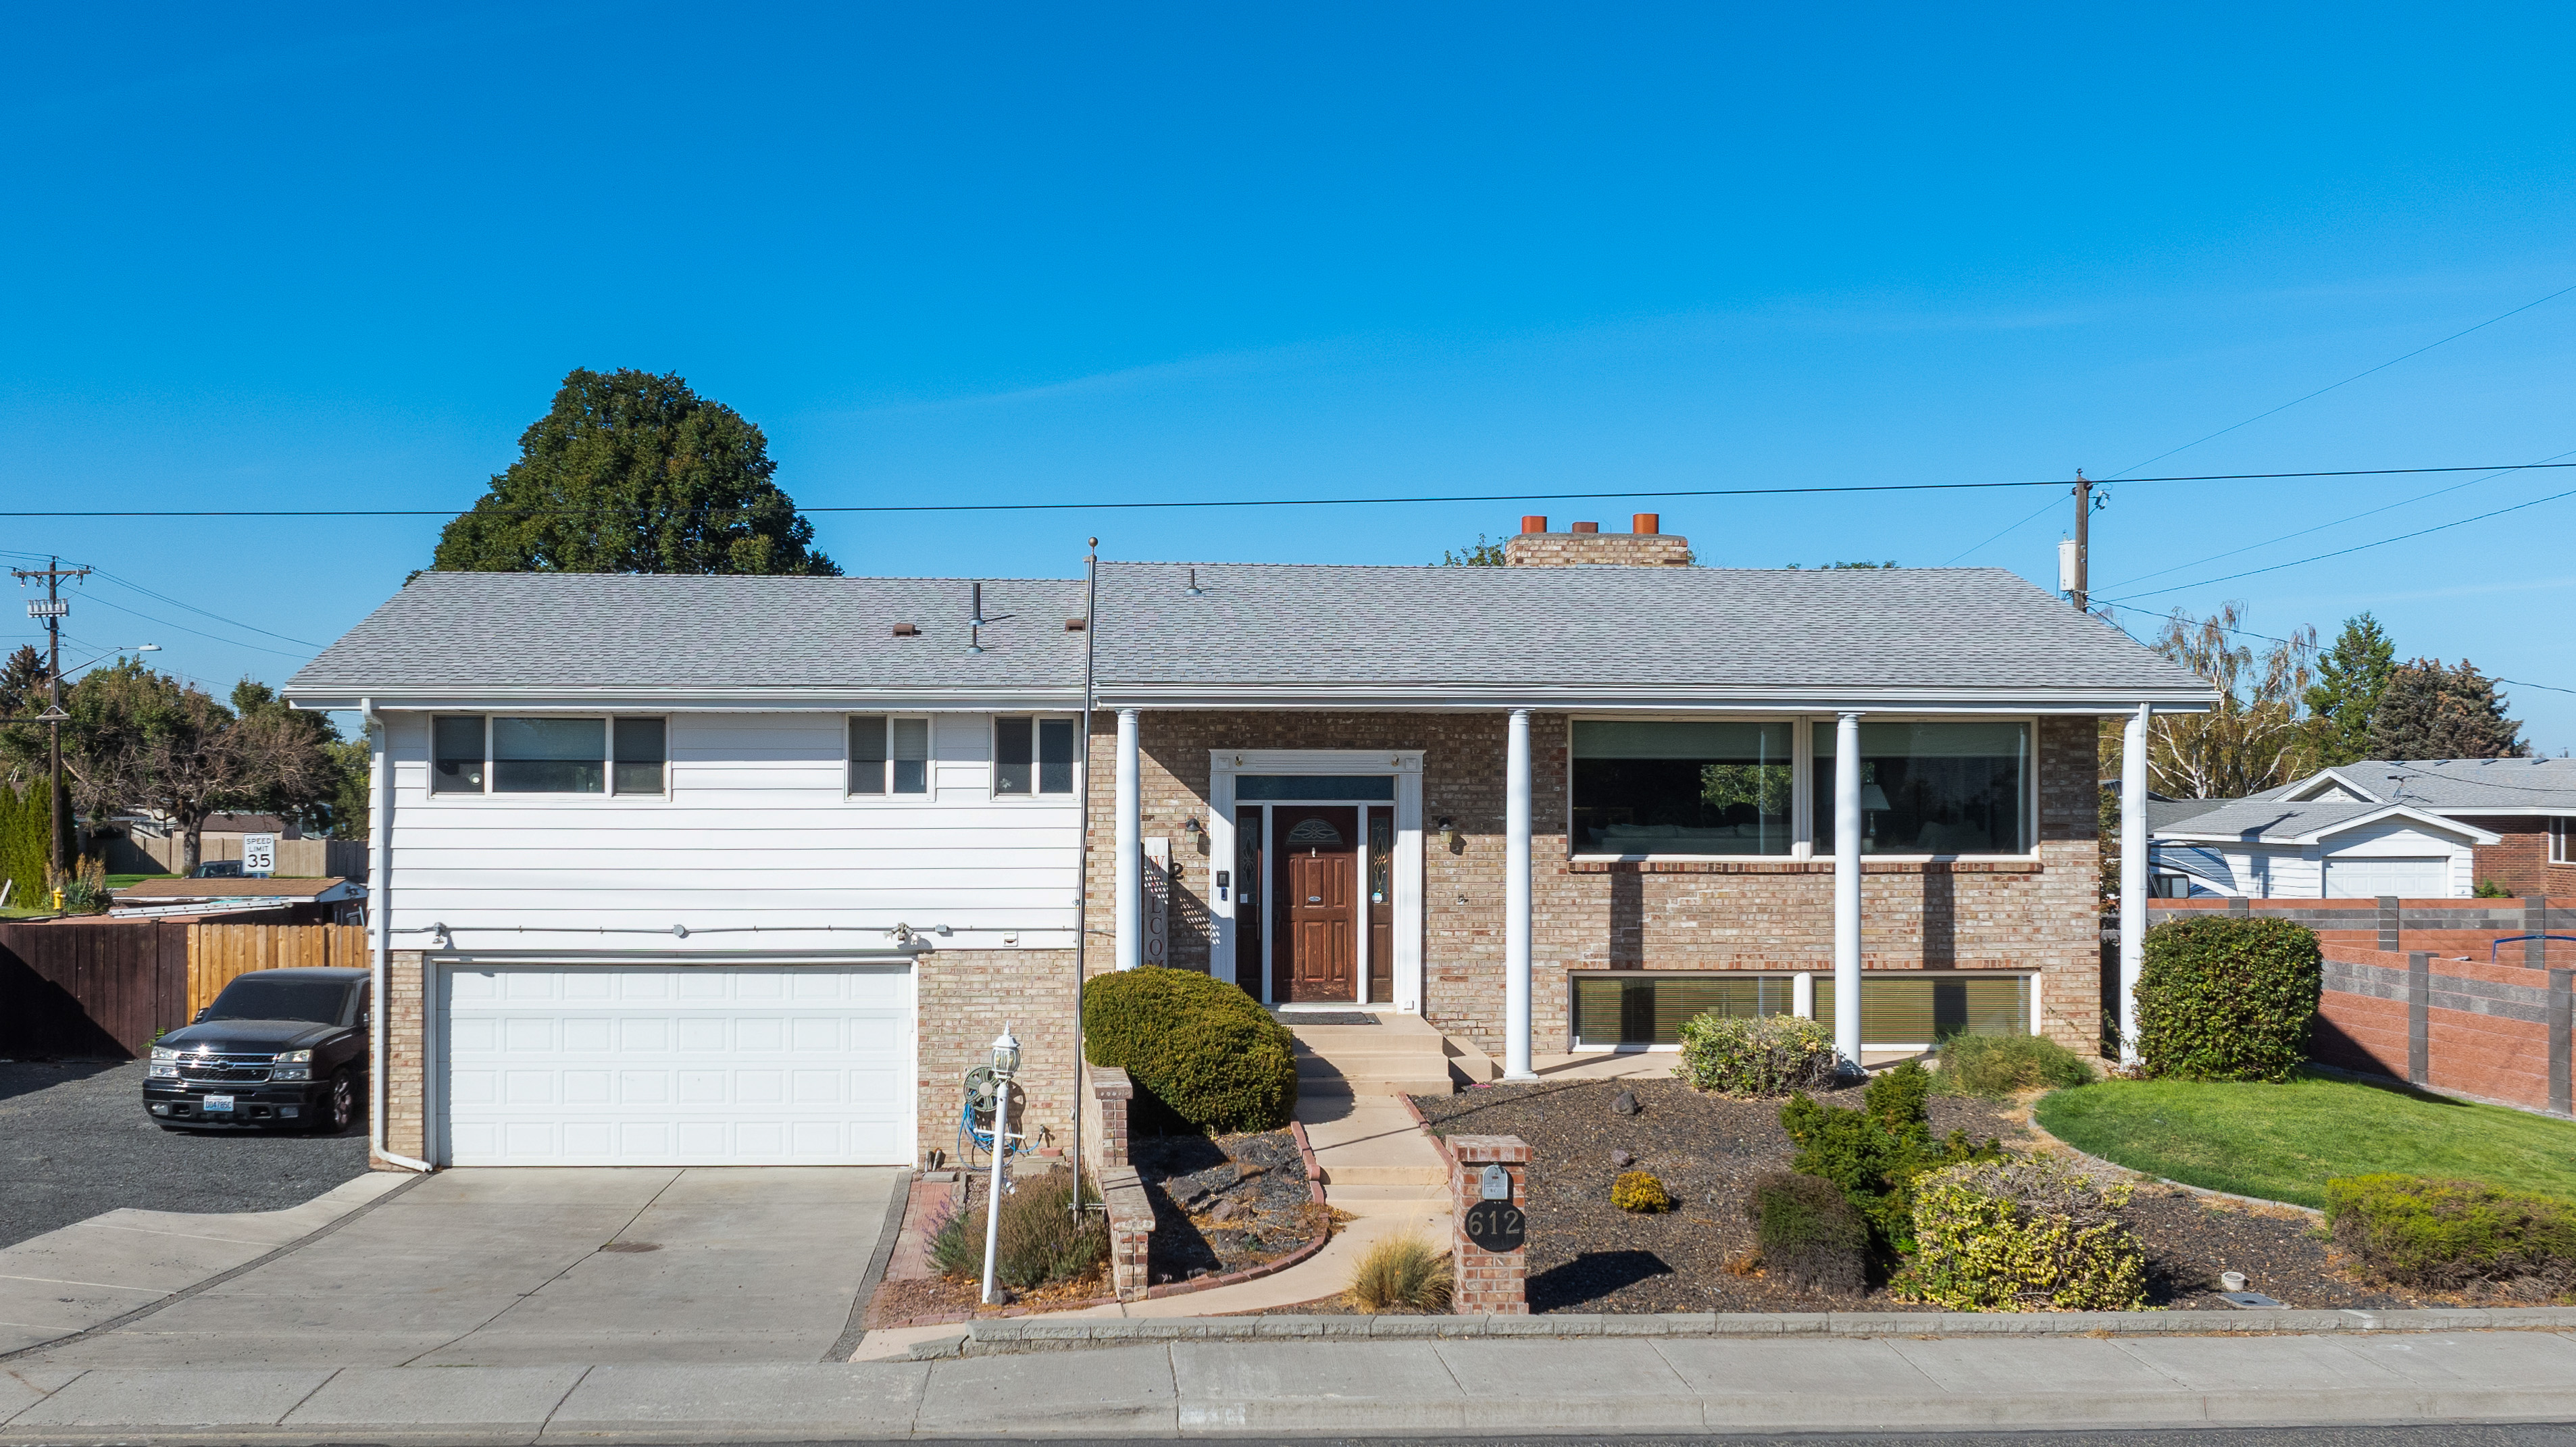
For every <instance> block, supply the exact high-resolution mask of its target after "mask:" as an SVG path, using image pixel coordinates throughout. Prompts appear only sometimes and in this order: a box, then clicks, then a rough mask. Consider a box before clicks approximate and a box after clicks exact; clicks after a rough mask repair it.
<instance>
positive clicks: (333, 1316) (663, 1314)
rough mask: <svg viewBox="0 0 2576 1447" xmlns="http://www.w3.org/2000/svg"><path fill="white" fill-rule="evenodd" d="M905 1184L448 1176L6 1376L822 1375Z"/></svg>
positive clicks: (599, 1175)
mask: <svg viewBox="0 0 2576 1447" xmlns="http://www.w3.org/2000/svg"><path fill="white" fill-rule="evenodd" d="M904 1174H905V1173H904V1172H903V1171H901V1170H899V1169H861V1168H847V1169H823V1168H814V1169H793V1168H776V1169H772V1168H758V1167H737V1168H730V1169H706V1168H691V1169H685V1170H684V1169H678V1168H650V1169H645V1168H599V1169H581V1170H545V1169H522V1170H485V1171H443V1172H440V1173H439V1174H437V1175H434V1176H431V1177H429V1178H427V1179H425V1180H422V1181H420V1182H419V1184H417V1185H416V1186H413V1187H412V1188H411V1189H409V1190H407V1191H405V1192H404V1193H403V1194H402V1195H400V1196H398V1197H395V1198H393V1199H391V1200H388V1201H386V1202H385V1203H384V1204H383V1205H382V1206H380V1207H378V1208H377V1209H375V1210H372V1211H369V1212H367V1213H366V1214H364V1215H362V1216H358V1217H356V1218H355V1219H353V1220H351V1221H349V1222H348V1224H346V1225H345V1226H343V1227H341V1228H340V1229H338V1230H336V1231H334V1232H332V1233H331V1234H330V1235H328V1236H324V1237H322V1238H321V1239H319V1240H316V1241H313V1242H311V1243H310V1244H307V1245H304V1246H301V1247H299V1248H298V1249H296V1250H293V1251H290V1252H288V1253H286V1254H285V1255H282V1256H280V1257H278V1258H277V1259H276V1260H274V1261H270V1262H267V1263H266V1264H264V1265H261V1266H258V1267H256V1268H255V1269H252V1270H249V1271H245V1272H243V1273H241V1274H240V1275H238V1276H234V1277H232V1278H231V1279H229V1280H226V1281H223V1282H221V1283H219V1284H217V1285H214V1286H212V1287H209V1288H207V1289H206V1290H204V1291H202V1292H200V1293H198V1294H196V1295H193V1296H189V1297H186V1298H185V1299H182V1300H178V1301H175V1302H171V1303H170V1304H168V1305H166V1306H163V1307H161V1308H159V1309H158V1310H155V1311H153V1312H151V1313H150V1314H149V1315H146V1316H143V1317H141V1318H139V1319H137V1320H135V1321H132V1322H128V1323H126V1324H125V1325H122V1326H119V1327H117V1328H115V1329H114V1330H111V1331H104V1332H100V1333H98V1334H96V1335H93V1336H89V1337H85V1338H83V1339H81V1340H78V1341H73V1342H66V1343H63V1344H62V1345H59V1346H49V1347H45V1348H42V1349H40V1350H38V1351H36V1352H33V1353H31V1354H29V1355H28V1356H25V1357H21V1358H19V1359H18V1360H16V1361H14V1362H11V1363H9V1364H8V1365H9V1366H11V1367H16V1368H20V1369H27V1368H97V1369H100V1370H102V1371H110V1372H132V1371H135V1370H137V1369H148V1368H163V1367H208V1368H218V1369H221V1371H222V1373H223V1374H225V1375H226V1376H228V1377H229V1378H231V1379H233V1380H235V1381H237V1382H241V1383H250V1382H253V1381H264V1380H276V1381H288V1380H302V1377H300V1376H298V1375H297V1373H298V1372H307V1373H308V1374H309V1371H308V1369H309V1370H323V1369H328V1368H333V1367H343V1366H347V1367H394V1366H410V1365H420V1366H495V1367H508V1368H511V1369H513V1370H530V1369H537V1368H551V1367H553V1366H556V1365H569V1366H572V1367H574V1368H575V1369H576V1371H575V1373H574V1375H576V1376H577V1375H578V1374H579V1370H581V1369H587V1368H588V1367H590V1366H593V1365H595V1364H599V1363H607V1362H780V1363H813V1362H819V1361H821V1360H822V1359H823V1357H824V1355H825V1354H826V1353H827V1352H828V1351H829V1350H830V1349H831V1348H832V1347H833V1345H834V1343H835V1342H836V1341H837V1340H838V1339H839V1338H840V1336H841V1334H842V1332H843V1331H844V1330H845V1328H846V1327H847V1325H848V1322H849V1317H850V1311H851V1306H852V1303H853V1301H854V1299H855V1297H856V1295H857V1293H858V1288H859V1284H860V1281H861V1279H862V1278H863V1277H864V1276H865V1275H866V1272H867V1266H868V1261H869V1257H870V1253H871V1252H872V1251H873V1250H874V1249H875V1245H876V1239H877V1236H878V1234H879V1232H880V1230H881V1229H882V1227H883V1225H884V1221H885V1216H886V1212H887V1207H888V1203H889V1200H890V1197H891V1194H892V1193H893V1192H894V1191H896V1190H897V1189H898V1188H899V1186H900V1182H901V1179H902V1177H903V1176H904ZM399 1179H400V1178H392V1177H384V1176H377V1177H370V1178H367V1180H368V1181H370V1182H375V1181H381V1182H383V1183H384V1185H385V1186H387V1187H389V1186H391V1185H394V1184H398V1183H399ZM350 1184H351V1187H356V1186H359V1185H361V1184H362V1182H352V1183H350ZM343 1189H344V1190H345V1189H348V1188H343ZM315 1204H316V1205H319V1204H321V1203H319V1202H317V1203H315ZM299 1209H302V1208H299ZM275 1214H278V1215H288V1214H292V1213H286V1212H280V1213H275ZM105 1219H106V1218H101V1220H102V1221H104V1220H105ZM180 1219H183V1220H191V1219H192V1220H196V1221H199V1222H206V1223H212V1224H211V1225H208V1226H204V1227H201V1228H200V1229H202V1230H210V1231H213V1230H223V1229H232V1230H233V1231H234V1232H235V1233H236V1234H238V1230H239V1228H236V1227H231V1226H230V1223H234V1222H239V1221H242V1220H244V1219H254V1218H241V1217H220V1216H218V1217H196V1218H180ZM95 1224H98V1223H91V1222H84V1223H83V1227H87V1226H91V1225H95ZM72 1229H74V1230H78V1229H81V1228H72ZM307 1229H309V1228H307ZM54 1234H55V1235H57V1236H60V1235H63V1234H65V1233H63V1232H56V1233H54ZM47 1239H50V1238H39V1241H42V1240H47ZM288 1239H291V1237H290V1238H288ZM37 1244H39V1242H28V1243H25V1246H22V1247H20V1248H17V1249H18V1250H20V1251H23V1250H25V1248H26V1246H34V1245H37ZM274 1244H275V1242H274V1241H272V1242H271V1245H274ZM266 1249H269V1248H268V1247H265V1246H263V1247H259V1248H258V1249H256V1250H251V1251H249V1252H248V1254H247V1255H244V1256H243V1257H242V1258H241V1259H244V1260H248V1259H251V1258H252V1257H255V1256H256V1255H258V1254H259V1251H261V1250H266ZM207 1274H212V1273H207ZM151 1284H152V1285H154V1286H156V1287H159V1288H161V1289H163V1290H166V1289H167V1284H166V1282H162V1281H157V1280H156V1281H154V1282H153V1283H151ZM138 1304H141V1303H138V1302H136V1301H132V1300H128V1301H126V1302H125V1303H124V1307H123V1308H122V1309H131V1308H132V1307H133V1306H135V1305H138ZM545 1379H546V1380H552V1378H550V1377H549V1378H545ZM531 1380H535V1378H531ZM565 1380H566V1381H567V1383H569V1381H570V1380H571V1378H566V1379H565ZM228 1390H230V1389H228Z"/></svg>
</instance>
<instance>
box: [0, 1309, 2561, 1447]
mask: <svg viewBox="0 0 2576 1447" xmlns="http://www.w3.org/2000/svg"><path fill="white" fill-rule="evenodd" d="M2569 1419H2576V1340H2571V1339H2570V1338H2569V1337H2567V1336H2563V1335H2554V1334H2550V1333H2542V1332H2495V1333H2460V1334H2426V1335H2387V1336H2368V1337H2315V1336H2270V1337H2165V1338H2129V1339H2096V1338H2086V1337H2052V1338H2039V1339H2029V1338H2024V1339H2013V1338H1982V1339H1948V1340H1925V1339H1917V1338H1884V1339H1868V1340H1843V1339H1826V1340H1794V1341H1785V1340H1780V1341H1759V1340H1741V1339H1734V1340H1728V1339H1699V1340H1680V1339H1669V1340H1638V1339H1627V1340H1605V1339H1591V1340H1519V1341H1515V1340H1463V1341H1277V1342H1271V1341H1263V1342H1206V1341H1183V1342H1174V1343H1169V1344H1162V1345H1151V1346H1125V1347H1112V1348H1104V1349H1098V1350H1083V1351H1062V1352H1045V1353H1036V1354H1031V1355H1020V1356H997V1357H969V1358H963V1359H953V1360H945V1361H935V1362H863V1363H857V1364H832V1365H791V1364H784V1363H771V1364H760V1365H722V1364H710V1363H685V1364H654V1365H637V1364H611V1365H596V1366H579V1365H571V1364H561V1365H535V1366H487V1367H447V1368H439V1369H427V1368H419V1367H346V1368H337V1369H335V1368H330V1367H322V1366H314V1367H302V1368H284V1367H280V1368H266V1369H256V1370H242V1369H232V1370H222V1371H209V1370H193V1371H170V1370H136V1369H131V1368H97V1369H91V1370H80V1369H76V1368H71V1367H62V1368H35V1369H20V1370H18V1371H15V1372H14V1373H12V1372H0V1442H20V1441H28V1442H32V1441H45V1442H88V1441H112V1440H117V1439H120V1438H132V1437H135V1436H141V1435H149V1436H150V1437H151V1438H152V1439H153V1440H154V1441H157V1442H169V1441H196V1440H204V1441H248V1440H266V1441H276V1440H279V1439H280V1438H282V1437H283V1438H290V1439H291V1438H295V1437H301V1438H303V1439H305V1440H314V1439H321V1440H337V1441H347V1440H353V1439H355V1440H366V1441H379V1442H393V1441H411V1442H478V1443H517V1442H538V1441H549V1440H554V1439H559V1438H562V1439H569V1438H577V1437H585V1436H588V1437H600V1436H608V1437H614V1438H617V1439H620V1440H626V1441H644V1440H692V1441H708V1440H723V1439H735V1440H748V1441H781V1440H794V1439H835V1440H853V1439H867V1438H887V1437H907V1436H919V1437H969V1436H987V1437H1001V1436H1056V1437H1069V1436H1088V1437H1159V1438H1168V1437H1202V1436H1206V1437H1214V1436H1236V1435H1245V1434H1256V1433H1257V1434H1271V1435H1301V1436H1326V1435H1342V1436H1362V1435H1365V1436H1386V1435H1401V1434H1406V1433H1432V1432H1440V1433H1462V1432H1474V1433H1497V1434H1500V1433H1580V1434H1585V1435H1605V1434H1613V1433H1620V1432H1677V1433H1698V1432H1754V1431H1787V1430H1795V1431H1810V1432H1825V1431H1839V1432H1865V1431H1886V1430H1912V1431H1932V1430H1940V1429H1943V1428H1997V1427H2008V1428H2064V1429H2074V1428H2112V1427H2138V1426H2164V1427H2191V1426H2204V1425H2221V1424H2242V1425H2311V1426H2329V1425H2345V1424H2352V1425H2359V1424H2369V1423H2386V1422H2513V1421H2565V1420H2569Z"/></svg>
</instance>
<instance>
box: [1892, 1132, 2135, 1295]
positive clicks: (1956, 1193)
mask: <svg viewBox="0 0 2576 1447" xmlns="http://www.w3.org/2000/svg"><path fill="white" fill-rule="evenodd" d="M2128 1203H2129V1188H2128V1187H2127V1186H2125V1185H2119V1186H2111V1187H2107V1188H2106V1187H2104V1186H2102V1185H2100V1184H2099V1183H2097V1182H2096V1181H2095V1180H2094V1179H2093V1178H2092V1177H2091V1176H2088V1175H2085V1174H2083V1173H2081V1172H2079V1171H2077V1170H2075V1169H2074V1168H2073V1167H2071V1166H2069V1165H2068V1164H2067V1163H2066V1162H2065V1161H2064V1160H2062V1159H2060V1158H2058V1157H2056V1156H2021V1157H2016V1158H2014V1159H2011V1160H2002V1161H1977V1162H1973V1163H1971V1164H1968V1165H1963V1166H1952V1167H1950V1168H1949V1169H1947V1170H1940V1171H1934V1172H1932V1173H1931V1174H1929V1175H1926V1176H1922V1177H1919V1178H1918V1179H1916V1181H1915V1182H1914V1247H1915V1255H1914V1260H1913V1262H1912V1263H1911V1264H1910V1265H1909V1266H1908V1267H1907V1268H1906V1270H1905V1272H1904V1274H1903V1276H1902V1277H1900V1278H1899V1280H1898V1283H1897V1285H1898V1289H1899V1290H1901V1291H1903V1292H1904V1293H1905V1294H1907V1295H1909V1296H1913V1297H1916V1298H1918V1299H1920V1300H1923V1301H1927V1302H1931V1303H1932V1304H1934V1305H1936V1306H1946V1307H1949V1308H1950V1309H1951V1310H1953V1311H2026V1310H2030V1309H2033V1308H2038V1307H2053V1308H2056V1309H2058V1310H2061V1311H2134V1310H2137V1309H2138V1308H2140V1307H2142V1306H2144V1305H2146V1282H2147V1253H2146V1248H2145V1247H2144V1246H2142V1245H2140V1244H2139V1242H2138V1238H2137V1235H2136V1233H2134V1232H2132V1231H2131V1230H2130V1229H2129V1228H2128V1226H2127V1225H2126V1224H2125V1223H2124V1222H2122V1221H2121V1220H2120V1218H2119V1215H2118V1211H2119V1208H2120V1207H2122V1206H2125V1205H2127V1204H2128Z"/></svg>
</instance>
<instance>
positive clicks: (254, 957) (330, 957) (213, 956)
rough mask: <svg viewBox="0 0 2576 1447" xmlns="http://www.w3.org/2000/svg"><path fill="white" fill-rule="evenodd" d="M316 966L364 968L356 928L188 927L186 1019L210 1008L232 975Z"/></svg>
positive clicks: (362, 941)
mask: <svg viewBox="0 0 2576 1447" xmlns="http://www.w3.org/2000/svg"><path fill="white" fill-rule="evenodd" d="M316 965H338V966H341V967H344V968H349V969H365V968H366V967H367V927H366V926H365V925H359V924H192V925H190V926H188V1002H187V1003H188V1018H189V1019H192V1020H193V1019H195V1018H196V1015H197V1012H198V1011H199V1010H202V1009H204V1008H206V1006H207V1005H209V1004H211V1003H213V1001H214V998H215V996H217V995H219V994H221V993H223V988H224V986H226V985H228V984H230V983H232V979H233V977H234V976H236V975H246V974H249V973H250V972H251V971H253V970H291V969H301V968H305V967H309V966H316Z"/></svg>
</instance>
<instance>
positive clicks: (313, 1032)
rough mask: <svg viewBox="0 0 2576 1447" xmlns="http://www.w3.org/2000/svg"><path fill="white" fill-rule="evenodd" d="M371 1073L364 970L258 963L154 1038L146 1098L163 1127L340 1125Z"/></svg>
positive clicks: (354, 1109) (351, 1114)
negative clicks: (191, 1017) (183, 1022)
mask: <svg viewBox="0 0 2576 1447" xmlns="http://www.w3.org/2000/svg"><path fill="white" fill-rule="evenodd" d="M366 1076H367V972H366V971H364V970H335V969H315V970H254V971H252V972H251V973H249V974H247V975H241V976H237V977H236V978H235V979H234V980H233V982H232V983H231V984H228V985H226V986H224V989H223V993H222V994H219V995H217V996H215V1002H214V1003H213V1004H211V1005H208V1006H207V1007H206V1008H204V1009H202V1010H200V1011H198V1012H197V1018H196V1022H195V1023H194V1024H190V1025H187V1026H184V1027H182V1028H180V1029H177V1030H173V1031H171V1032H170V1033H169V1034H167V1035H164V1036H162V1037H161V1038H160V1040H159V1041H157V1042H155V1043H154V1044H153V1046H152V1066H151V1069H150V1070H149V1071H148V1072H146V1073H145V1075H144V1078H143V1108H144V1109H145V1110H147V1111H149V1112H151V1115H152V1119H153V1120H154V1121H155V1122H157V1123H158V1124H159V1125H160V1126H161V1128H162V1129H164V1130H206V1129H221V1128H235V1129H243V1128H247V1129H254V1130H257V1129H311V1130H318V1131H330V1132H338V1131H344V1130H347V1129H348V1128H349V1122H350V1121H352V1120H354V1119H356V1118H357V1114H358V1100H359V1092H360V1091H361V1090H362V1089H363V1088H364V1085H365V1081H366Z"/></svg>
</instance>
